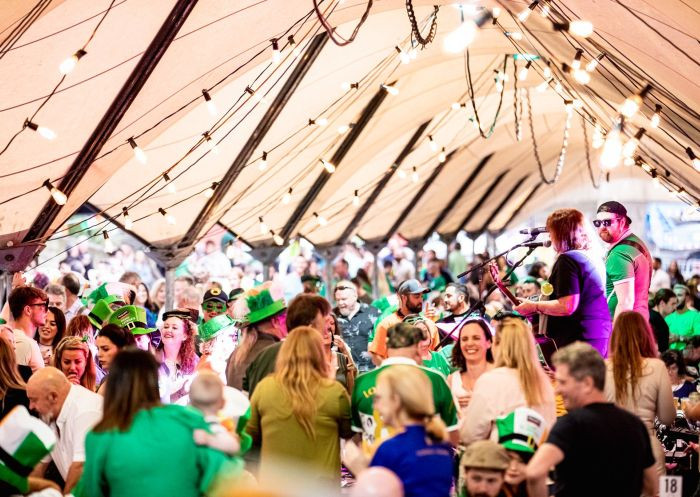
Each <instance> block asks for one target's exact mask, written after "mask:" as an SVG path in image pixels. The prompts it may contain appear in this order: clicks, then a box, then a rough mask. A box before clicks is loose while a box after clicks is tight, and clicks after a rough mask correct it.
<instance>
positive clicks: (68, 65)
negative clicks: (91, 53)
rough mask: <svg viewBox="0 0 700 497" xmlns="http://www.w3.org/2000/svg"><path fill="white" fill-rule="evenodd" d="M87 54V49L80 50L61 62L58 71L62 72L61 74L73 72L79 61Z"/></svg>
mask: <svg viewBox="0 0 700 497" xmlns="http://www.w3.org/2000/svg"><path fill="white" fill-rule="evenodd" d="M86 54H87V52H86V51H85V50H83V49H80V50H78V51H77V52H75V53H74V54H73V55H71V56H70V57H68V58H67V59H65V60H64V61H63V62H61V65H60V66H58V72H60V73H61V74H68V73H70V72H72V71H73V69H75V66H76V65H78V61H79V60H80V59H82V58H83V57H84V56H85V55H86Z"/></svg>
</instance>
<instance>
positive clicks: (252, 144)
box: [178, 32, 328, 249]
mask: <svg viewBox="0 0 700 497" xmlns="http://www.w3.org/2000/svg"><path fill="white" fill-rule="evenodd" d="M327 41H328V34H327V33H325V32H323V33H321V34H318V35H316V37H315V38H314V39H313V40H311V42H310V43H309V46H308V48H307V49H306V51H305V52H304V53H303V54H302V56H301V58H300V60H299V62H298V63H297V65H296V67H294V70H293V71H292V73H291V74H290V75H289V78H288V79H287V81H285V83H284V85H283V86H282V88H281V89H280V91H279V93H278V94H277V96H276V97H275V99H274V101H273V102H272V103H271V104H270V106H269V107H268V109H267V111H266V112H265V115H264V116H263V117H262V119H261V120H260V123H259V124H258V126H257V127H256V128H255V130H253V133H252V134H251V135H250V137H249V138H248V141H247V142H246V143H245V145H243V148H241V150H240V152H238V155H237V156H236V158H235V159H234V160H233V162H232V163H231V166H230V167H229V169H228V171H226V174H225V175H224V177H223V178H221V181H219V185H218V186H217V187H216V190H214V194H213V195H212V196H211V198H210V199H209V200H208V201H207V203H206V205H205V206H204V208H202V210H201V212H200V213H199V214H198V215H197V218H196V219H195V220H194V222H193V223H192V225H191V226H190V228H189V229H188V230H187V233H186V234H185V236H184V237H183V238H182V240H180V243H178V248H179V249H183V248H186V247H189V246H191V245H192V244H194V243H195V242H196V240H197V237H198V236H199V235H200V233H201V232H202V230H204V229H205V228H206V226H207V224H209V223H210V222H211V220H212V219H213V217H214V216H215V215H216V210H217V208H218V207H219V205H220V204H221V202H222V201H223V200H224V198H225V197H226V195H227V194H228V192H229V190H230V188H231V186H232V185H233V183H234V182H235V181H236V179H237V178H238V175H239V174H240V173H241V171H243V168H244V167H245V166H246V164H247V163H248V161H249V160H250V158H251V157H252V155H253V152H255V150H256V149H257V148H258V146H260V144H261V143H262V141H263V139H264V138H265V136H266V135H267V132H268V131H269V130H270V128H271V127H272V125H273V124H274V123H275V121H276V120H277V118H278V117H279V115H280V113H281V112H282V110H283V109H284V107H285V106H286V105H287V103H288V102H289V100H290V99H291V97H292V95H293V94H294V92H295V91H296V89H297V88H298V86H299V84H300V83H301V81H302V79H304V76H306V73H307V72H308V71H309V69H310V68H311V66H312V65H313V63H314V62H315V61H316V59H317V58H318V56H319V54H320V53H321V50H322V49H323V47H324V46H325V44H326V42H327Z"/></svg>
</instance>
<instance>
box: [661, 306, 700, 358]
mask: <svg viewBox="0 0 700 497" xmlns="http://www.w3.org/2000/svg"><path fill="white" fill-rule="evenodd" d="M665 319H666V324H667V325H668V330H669V333H670V346H669V348H670V349H672V350H684V349H685V347H686V345H687V342H689V341H690V339H691V338H692V337H694V336H698V335H700V312H698V311H696V310H694V309H687V310H686V311H685V312H684V313H683V314H678V311H674V312H672V313H671V314H669V315H668V316H666V318H665Z"/></svg>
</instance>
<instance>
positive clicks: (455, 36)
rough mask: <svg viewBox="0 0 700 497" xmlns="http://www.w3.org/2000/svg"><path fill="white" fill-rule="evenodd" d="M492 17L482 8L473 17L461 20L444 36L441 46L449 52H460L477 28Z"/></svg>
mask: <svg viewBox="0 0 700 497" xmlns="http://www.w3.org/2000/svg"><path fill="white" fill-rule="evenodd" d="M490 19H492V14H491V12H489V11H488V10H483V11H482V12H481V13H480V14H479V15H478V16H477V17H475V18H474V19H464V20H463V22H462V23H461V24H460V25H459V26H458V27H457V29H455V30H454V31H452V32H451V33H450V34H448V35H447V36H445V38H444V41H443V48H444V50H445V51H446V52H449V53H462V52H463V51H464V50H465V49H466V48H467V47H468V46H469V45H470V44H471V43H472V42H473V41H474V38H475V37H476V33H477V32H478V30H479V28H480V27H481V26H483V25H484V24H485V23H486V22H488V21H489V20H490Z"/></svg>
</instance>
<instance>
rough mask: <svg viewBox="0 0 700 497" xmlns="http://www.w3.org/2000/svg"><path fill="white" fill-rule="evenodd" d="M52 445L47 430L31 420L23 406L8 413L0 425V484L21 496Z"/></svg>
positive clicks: (33, 419) (53, 441) (53, 440)
mask: <svg viewBox="0 0 700 497" xmlns="http://www.w3.org/2000/svg"><path fill="white" fill-rule="evenodd" d="M55 443H56V435H54V433H53V431H51V428H49V427H48V426H47V425H45V424H44V423H43V422H42V421H40V420H39V419H37V418H35V417H33V416H31V415H30V414H29V411H27V409H26V408H25V407H24V406H17V407H15V408H14V409H12V410H11V411H10V412H9V413H8V414H7V415H6V416H5V417H4V418H3V420H2V423H0V450H2V453H3V454H4V455H3V457H0V480H3V481H6V482H7V483H9V484H10V485H11V486H13V487H15V488H16V489H17V490H18V491H19V492H20V493H21V494H25V493H27V492H28V491H29V483H28V481H27V477H28V476H29V473H31V472H32V470H33V469H34V466H36V465H37V463H38V462H39V461H41V460H42V459H43V458H44V456H46V454H48V453H49V452H51V449H52V448H53V446H54V444H55Z"/></svg>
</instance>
